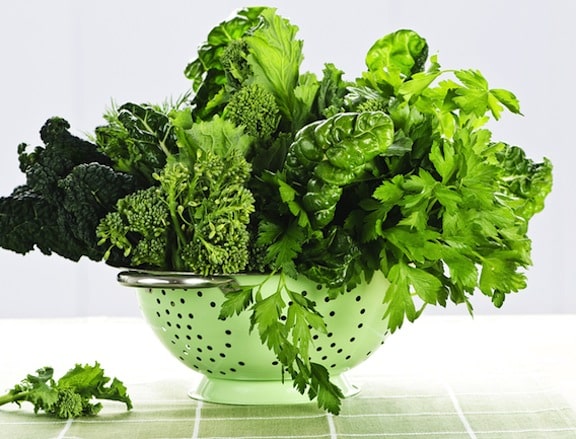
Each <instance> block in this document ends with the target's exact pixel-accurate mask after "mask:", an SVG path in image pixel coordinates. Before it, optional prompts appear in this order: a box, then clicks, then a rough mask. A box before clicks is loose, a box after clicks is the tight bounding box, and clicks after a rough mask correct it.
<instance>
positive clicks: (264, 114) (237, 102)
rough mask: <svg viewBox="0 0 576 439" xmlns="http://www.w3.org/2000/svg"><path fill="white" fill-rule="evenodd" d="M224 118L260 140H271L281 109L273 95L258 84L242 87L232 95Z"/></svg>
mask: <svg viewBox="0 0 576 439" xmlns="http://www.w3.org/2000/svg"><path fill="white" fill-rule="evenodd" d="M224 117H226V118H227V119H229V120H231V121H232V122H234V123H235V124H236V125H238V126H243V127H244V129H245V130H246V133H247V134H249V135H251V136H252V137H254V138H256V139H260V140H267V139H269V138H270V137H271V136H272V135H273V134H274V133H275V132H276V130H277V128H278V123H279V122H280V109H279V108H278V104H277V103H276V99H275V97H274V95H272V93H270V92H269V91H267V90H265V89H264V88H262V87H261V86H259V85H257V84H251V85H247V86H245V87H242V88H241V89H240V90H238V91H237V92H236V93H234V94H233V95H232V98H231V99H230V102H229V103H228V105H227V106H226V108H225V110H224Z"/></svg>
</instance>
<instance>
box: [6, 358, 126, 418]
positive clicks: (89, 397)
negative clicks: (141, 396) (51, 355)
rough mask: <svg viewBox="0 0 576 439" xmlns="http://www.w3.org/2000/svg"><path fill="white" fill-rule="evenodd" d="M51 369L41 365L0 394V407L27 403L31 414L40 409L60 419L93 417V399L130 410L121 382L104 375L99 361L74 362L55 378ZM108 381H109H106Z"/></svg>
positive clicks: (96, 409) (98, 405)
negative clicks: (65, 371) (59, 376)
mask: <svg viewBox="0 0 576 439" xmlns="http://www.w3.org/2000/svg"><path fill="white" fill-rule="evenodd" d="M53 375H54V369H52V368H51V367H43V368H40V369H38V370H37V371H36V374H29V375H27V376H26V378H24V379H23V380H22V381H21V382H20V383H18V384H16V385H15V386H14V387H13V388H12V389H10V390H9V391H8V393H6V394H5V395H0V406H1V405H4V404H8V403H15V404H18V405H20V404H21V403H22V402H26V401H27V402H30V403H31V404H33V406H34V413H38V412H39V411H44V412H45V413H46V414H48V415H50V416H54V417H56V418H61V419H70V418H77V417H80V416H93V415H96V414H98V412H100V410H101V409H102V404H101V403H100V402H94V401H93V399H94V398H95V399H109V400H112V401H120V402H123V403H124V404H126V408H127V409H128V410H130V409H132V401H131V400H130V396H128V393H127V391H126V387H125V386H124V384H123V383H122V382H121V381H120V380H118V379H116V378H114V379H113V380H112V381H111V380H110V378H108V377H107V376H105V375H104V370H103V369H102V368H101V367H100V364H99V363H95V364H94V365H93V366H91V365H88V364H86V365H80V364H77V365H76V366H75V367H74V368H73V369H70V370H69V371H68V372H67V373H66V374H65V375H64V376H62V377H61V378H60V379H59V380H58V381H56V380H54V378H53ZM110 381H111V382H110Z"/></svg>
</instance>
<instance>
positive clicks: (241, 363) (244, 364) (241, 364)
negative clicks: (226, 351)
mask: <svg viewBox="0 0 576 439" xmlns="http://www.w3.org/2000/svg"><path fill="white" fill-rule="evenodd" d="M238 365H239V366H246V363H244V362H243V361H239V362H238Z"/></svg>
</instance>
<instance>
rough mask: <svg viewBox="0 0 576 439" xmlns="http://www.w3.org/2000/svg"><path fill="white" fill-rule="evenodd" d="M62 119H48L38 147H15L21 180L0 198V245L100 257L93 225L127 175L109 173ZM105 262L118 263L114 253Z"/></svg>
mask: <svg viewBox="0 0 576 439" xmlns="http://www.w3.org/2000/svg"><path fill="white" fill-rule="evenodd" d="M68 128H69V124H68V122H66V121H65V120H64V119H61V118H52V119H49V120H48V121H47V122H46V123H45V125H44V126H43V127H42V129H41V131H40V135H41V138H42V140H43V142H44V143H45V146H44V147H40V146H38V147H36V148H34V149H33V150H32V151H30V152H28V151H27V145H26V144H21V145H19V147H18V154H19V160H20V169H21V170H22V172H24V173H25V174H26V184H25V185H23V186H19V187H17V188H16V189H15V190H14V191H13V193H12V194H11V195H10V196H8V197H2V198H0V246H2V247H4V248H7V249H10V250H13V251H16V252H18V253H23V254H24V253H27V252H29V251H31V250H33V249H34V248H38V249H39V250H41V251H42V252H43V253H45V254H48V255H49V254H52V253H57V254H59V255H61V256H63V257H65V258H68V259H71V260H74V261H77V260H78V259H80V258H81V257H82V256H87V257H88V258H90V259H93V260H100V259H102V256H103V254H104V251H103V249H102V248H100V247H99V246H98V242H97V238H96V234H95V231H96V227H97V226H98V222H99V221H100V219H101V218H102V217H103V216H105V215H106V213H107V212H108V211H110V210H111V209H112V207H113V206H114V204H115V203H116V200H118V199H119V198H120V197H122V196H124V195H126V194H128V193H130V192H132V191H133V190H134V189H135V187H136V183H135V179H134V178H133V176H132V175H130V174H126V173H123V172H118V171H115V170H114V169H113V168H112V162H111V160H110V158H109V157H107V156H106V155H104V154H102V153H101V152H99V151H98V149H97V146H96V145H94V144H92V143H90V142H88V141H85V140H82V139H80V138H78V137H76V136H73V135H72V134H70V132H69V131H68ZM109 261H110V263H111V264H113V265H116V264H119V263H121V261H123V258H122V257H121V255H119V254H117V253H113V254H111V255H110V259H109Z"/></svg>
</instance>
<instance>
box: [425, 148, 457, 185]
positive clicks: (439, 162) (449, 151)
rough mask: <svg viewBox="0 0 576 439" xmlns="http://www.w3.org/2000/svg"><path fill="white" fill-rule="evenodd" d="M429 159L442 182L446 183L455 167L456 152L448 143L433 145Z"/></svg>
mask: <svg viewBox="0 0 576 439" xmlns="http://www.w3.org/2000/svg"><path fill="white" fill-rule="evenodd" d="M429 157H430V160H431V161H432V163H433V164H434V167H435V168H436V171H438V173H439V174H440V176H441V177H442V182H443V183H446V182H448V181H449V180H450V178H451V177H452V175H453V174H454V172H455V171H456V166H457V162H456V152H455V150H454V146H453V145H452V143H451V142H448V141H443V142H435V143H433V144H432V148H431V150H430V156H429Z"/></svg>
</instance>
